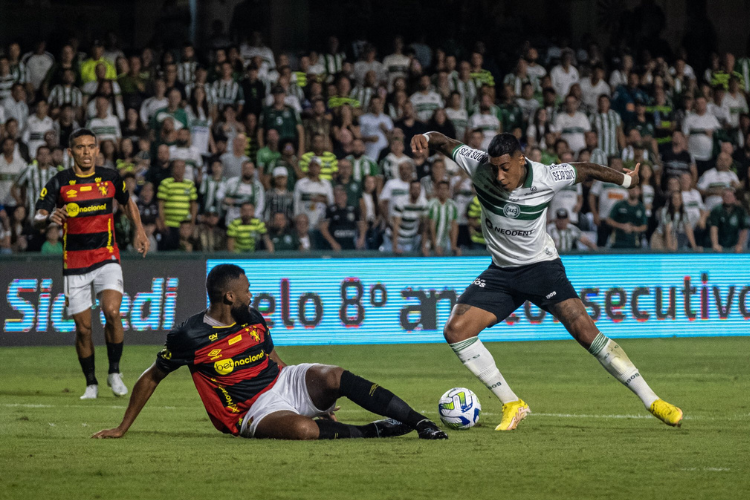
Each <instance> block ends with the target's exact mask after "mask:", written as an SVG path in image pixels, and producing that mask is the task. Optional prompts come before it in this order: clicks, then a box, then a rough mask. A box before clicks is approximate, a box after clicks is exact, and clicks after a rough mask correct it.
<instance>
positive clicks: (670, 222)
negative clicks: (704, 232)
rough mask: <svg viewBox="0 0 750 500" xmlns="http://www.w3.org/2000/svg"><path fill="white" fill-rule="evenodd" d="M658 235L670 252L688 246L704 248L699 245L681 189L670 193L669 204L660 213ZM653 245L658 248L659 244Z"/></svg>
mask: <svg viewBox="0 0 750 500" xmlns="http://www.w3.org/2000/svg"><path fill="white" fill-rule="evenodd" d="M657 235H661V236H662V238H663V240H664V241H663V244H664V245H663V248H664V249H666V250H669V251H670V252H674V251H677V250H685V249H687V248H691V249H693V250H698V251H700V250H702V247H700V246H698V245H697V243H696V241H695V235H694V234H693V226H692V224H691V223H690V219H689V217H688V213H687V211H686V209H685V204H684V203H683V200H682V193H681V192H680V191H672V192H670V193H669V194H668V197H667V204H666V205H665V206H664V207H663V208H662V209H661V211H660V213H659V227H658V229H657V231H656V234H655V235H654V236H655V237H656V236H657ZM652 241H653V240H652ZM651 247H652V248H657V245H654V244H652V245H651Z"/></svg>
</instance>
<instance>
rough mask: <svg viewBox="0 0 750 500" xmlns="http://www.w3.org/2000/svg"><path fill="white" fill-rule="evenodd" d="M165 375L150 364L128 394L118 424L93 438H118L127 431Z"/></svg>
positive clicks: (154, 365)
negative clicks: (126, 402) (122, 414)
mask: <svg viewBox="0 0 750 500" xmlns="http://www.w3.org/2000/svg"><path fill="white" fill-rule="evenodd" d="M166 376H167V373H165V372H163V371H161V370H160V369H159V368H158V367H157V366H156V363H154V364H153V365H151V367H150V368H149V369H148V370H146V371H145V372H143V375H141V376H140V378H139V379H138V382H136V384H135V387H133V394H132V395H131V396H130V402H129V403H128V409H127V410H125V416H124V417H122V422H121V423H120V425H118V426H117V427H115V428H114V429H104V430H101V431H99V432H97V433H96V434H94V435H93V436H91V437H92V438H95V439H104V438H120V437H122V436H124V435H125V433H126V432H128V429H130V426H131V425H133V422H135V419H136V417H137V416H138V414H139V413H141V410H142V409H143V407H144V406H146V403H147V402H148V400H149V398H150V397H151V395H152V394H153V393H154V391H155V390H156V386H157V385H159V382H161V381H162V380H164V377H166Z"/></svg>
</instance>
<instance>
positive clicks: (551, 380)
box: [0, 338, 750, 500]
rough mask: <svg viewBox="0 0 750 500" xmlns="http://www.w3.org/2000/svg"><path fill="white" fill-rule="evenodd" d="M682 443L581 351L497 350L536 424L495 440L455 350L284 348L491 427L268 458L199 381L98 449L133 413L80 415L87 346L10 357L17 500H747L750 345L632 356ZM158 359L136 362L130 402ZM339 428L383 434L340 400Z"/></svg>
mask: <svg viewBox="0 0 750 500" xmlns="http://www.w3.org/2000/svg"><path fill="white" fill-rule="evenodd" d="M620 344H621V345H622V346H623V347H624V348H625V350H626V352H627V353H628V354H629V355H630V357H631V359H632V360H633V361H634V362H635V363H636V365H637V366H638V367H639V368H640V370H641V373H642V374H643V376H644V377H645V378H646V380H647V381H648V382H649V383H650V384H651V386H652V387H653V388H654V389H655V390H656V392H657V393H658V394H659V395H660V396H662V397H663V398H664V399H666V400H668V401H670V402H673V403H676V404H678V405H679V406H681V407H682V409H683V410H684V411H685V414H686V419H685V421H684V424H683V426H682V428H680V429H675V428H670V427H667V426H665V425H664V424H662V423H661V422H659V421H657V420H656V419H654V418H653V417H651V416H650V415H649V414H648V413H647V412H646V410H645V409H644V408H643V407H642V405H641V404H640V401H638V399H637V398H636V397H635V396H634V395H632V394H631V393H630V392H629V391H628V390H627V389H626V388H625V387H623V386H622V385H620V384H619V383H618V382H616V381H615V380H614V379H612V378H611V377H610V376H609V375H608V374H607V373H606V372H605V371H604V370H603V369H602V368H601V367H600V366H599V364H598V363H597V362H596V360H595V359H594V358H593V357H591V356H590V355H588V354H587V353H586V352H585V351H584V350H583V349H581V348H580V347H578V346H577V345H576V344H575V343H574V342H573V341H572V340H571V341H562V342H559V341H558V342H523V343H492V344H487V345H488V347H489V349H490V351H491V352H492V353H493V354H494V356H495V359H496V361H497V362H498V366H500V367H501V370H502V371H503V373H504V375H505V376H506V378H507V380H508V381H509V383H510V384H511V386H512V387H513V388H514V389H515V391H516V392H517V393H518V394H519V396H520V397H522V398H523V399H525V400H526V401H527V402H528V403H529V405H530V406H531V410H532V412H533V414H532V415H531V416H530V417H529V418H528V419H527V420H526V421H525V422H523V424H521V426H520V427H519V429H518V430H517V431H515V432H510V433H499V432H494V427H495V425H496V424H497V423H498V422H499V419H500V415H499V414H500V411H501V405H500V403H499V402H498V401H497V400H496V399H495V398H494V397H493V396H492V395H491V394H490V393H489V391H487V389H485V388H483V387H481V385H480V384H479V383H478V381H477V380H476V379H475V378H474V377H473V376H472V375H471V374H470V373H469V372H468V370H466V369H465V368H464V367H463V366H462V365H461V363H460V362H459V361H458V360H457V359H456V357H455V355H454V354H453V353H452V352H451V351H450V349H449V348H448V347H447V346H445V345H442V344H435V345H406V346H356V347H355V346H346V347H295V348H292V347H286V348H284V347H280V348H278V352H279V354H280V356H281V357H282V359H284V360H285V361H286V362H288V363H298V362H304V361H315V362H320V363H330V364H337V365H340V366H343V367H346V368H348V369H350V370H351V371H353V372H355V373H357V374H359V375H362V376H364V377H366V378H369V379H371V380H373V381H376V382H378V383H379V384H381V385H383V386H385V387H387V388H389V389H391V390H393V391H394V392H395V393H396V394H398V395H400V396H401V397H403V398H404V399H405V400H406V401H407V402H409V403H411V404H412V405H413V406H414V407H415V408H416V409H418V410H420V411H422V412H424V413H426V414H427V415H429V416H430V417H432V418H435V419H437V411H436V408H437V401H438V398H439V397H440V395H441V394H442V393H443V392H445V391H446V390H447V389H450V388H451V387H454V386H465V387H468V388H470V389H472V390H474V391H475V392H476V393H477V395H478V396H479V398H480V401H481V403H482V408H483V409H484V412H483V414H482V416H481V418H480V426H479V427H475V428H474V429H471V430H469V431H449V435H450V440H448V441H443V442H424V441H420V440H418V439H417V438H416V435H415V434H413V433H412V434H410V435H408V436H405V437H402V438H395V439H388V440H350V441H347V440H344V441H334V442H331V441H326V442H317V441H316V442H280V441H260V440H258V441H254V440H246V439H241V438H233V437H230V436H227V435H223V434H221V433H219V432H217V431H216V430H215V429H214V428H213V426H212V425H211V424H210V422H209V421H208V417H207V416H206V413H205V410H204V409H203V406H202V405H201V403H200V400H199V398H198V394H197V392H196V391H195V388H194V387H193V384H192V381H191V379H190V377H189V374H188V371H187V369H184V368H183V369H181V370H180V371H178V372H176V373H174V374H172V375H170V376H169V377H168V378H167V379H166V380H165V381H164V382H162V384H161V386H160V387H159V388H158V389H157V391H156V393H155V394H154V396H153V397H152V399H151V401H150V402H149V404H148V405H147V406H146V408H145V409H144V411H143V412H142V413H141V416H140V418H139V419H138V420H137V421H136V423H135V425H134V426H133V428H132V429H131V431H130V432H129V433H128V434H127V435H126V436H125V438H123V439H121V440H106V441H98V440H92V439H88V437H89V436H90V435H91V434H92V433H93V432H95V431H97V430H99V429H102V428H105V427H114V426H115V425H117V424H118V423H119V422H120V419H121V417H122V414H123V411H124V408H125V405H126V404H127V400H125V399H116V398H115V397H114V396H112V393H111V391H109V389H108V388H107V387H106V383H105V380H106V353H105V351H104V349H103V348H102V349H98V350H97V353H96V355H97V360H98V374H99V380H100V383H101V385H100V397H99V399H98V400H96V401H79V399H78V397H79V396H80V395H81V394H82V392H83V389H84V387H83V378H82V375H81V374H80V369H79V367H78V362H77V360H76V357H75V351H74V350H73V347H67V348H57V347H55V348H52V347H50V348H41V347H40V348H3V349H0V498H2V499H36V498H49V499H55V500H60V499H77V500H78V499H89V498H101V499H107V500H113V499H120V498H122V499H133V498H143V499H160V500H162V499H203V498H207V499H219V498H221V499H226V498H232V499H245V498H247V499H250V498H259V499H276V498H280V499H287V498H288V499H308V498H321V499H327V500H333V499H357V500H365V499H378V500H380V499H421V498H425V499H427V498H429V499H442V498H445V499H456V500H458V499H461V500H463V499H475V498H488V499H490V498H491V499H502V498H515V499H526V498H539V499H550V498H565V499H568V498H571V499H572V498H576V499H578V498H581V499H605V498H606V499H608V500H610V499H628V500H633V499H643V498H666V499H675V500H677V499H680V500H683V499H693V498H711V499H731V498H737V499H747V498H750V396H749V394H750V363H749V361H750V354H748V353H750V338H720V339H706V338H694V339H660V340H623V341H621V342H620ZM158 350H159V348H158V347H150V346H126V348H125V355H124V357H123V361H122V366H123V372H124V374H125V381H126V383H127V385H128V386H129V387H130V388H132V386H133V384H134V383H135V380H136V378H137V376H138V375H139V374H140V373H141V372H142V371H143V370H144V369H145V368H146V367H148V366H149V365H150V363H151V362H152V361H153V359H154V356H155V354H156V352H157V351H158ZM341 406H342V410H341V411H340V412H339V418H340V420H342V421H345V422H352V423H364V422H367V421H369V420H372V419H374V418H375V417H374V416H373V415H371V414H368V413H366V412H364V411H362V410H360V409H359V408H358V407H356V406H355V405H354V404H352V403H350V402H349V401H348V400H345V399H344V400H341Z"/></svg>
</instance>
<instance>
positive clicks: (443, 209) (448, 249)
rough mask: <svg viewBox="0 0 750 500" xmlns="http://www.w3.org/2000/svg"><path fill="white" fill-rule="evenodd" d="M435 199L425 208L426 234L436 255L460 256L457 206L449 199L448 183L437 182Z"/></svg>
mask: <svg viewBox="0 0 750 500" xmlns="http://www.w3.org/2000/svg"><path fill="white" fill-rule="evenodd" d="M435 191H436V197H435V198H433V199H432V200H431V201H430V202H429V204H428V206H427V224H428V227H427V234H428V239H429V242H430V246H431V248H432V250H434V252H435V254H436V255H439V256H442V255H450V254H451V253H452V254H453V255H456V256H459V255H461V248H460V247H459V246H458V205H456V202H455V201H453V200H451V199H450V198H449V195H450V183H449V182H448V181H447V180H440V181H438V182H437V185H436V188H435Z"/></svg>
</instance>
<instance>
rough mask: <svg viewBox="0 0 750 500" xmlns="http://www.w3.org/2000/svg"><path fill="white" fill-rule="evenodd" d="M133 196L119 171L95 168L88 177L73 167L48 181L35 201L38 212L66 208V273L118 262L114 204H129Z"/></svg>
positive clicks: (64, 242) (64, 261) (64, 256)
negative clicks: (77, 172) (75, 170)
mask: <svg viewBox="0 0 750 500" xmlns="http://www.w3.org/2000/svg"><path fill="white" fill-rule="evenodd" d="M129 199H130V194H129V193H128V191H127V189H126V187H125V181H123V180H122V177H120V174H118V173H117V171H116V170H112V169H108V168H101V167H96V168H95V169H94V172H93V173H91V174H89V175H87V176H80V175H76V173H75V172H74V171H73V169H72V168H69V169H67V170H63V171H62V172H60V173H58V174H57V175H55V176H54V177H53V178H52V179H50V180H49V182H48V183H47V185H46V186H44V189H42V191H41V193H39V199H38V200H37V202H36V209H37V210H40V209H41V210H46V211H48V212H49V213H52V212H53V211H54V210H55V208H57V207H65V209H66V211H67V212H68V218H67V220H66V222H65V224H64V225H63V274H64V275H66V276H67V275H72V274H85V273H87V272H89V271H93V270H94V269H97V268H99V267H101V266H103V265H105V264H109V263H112V262H114V263H119V262H120V250H119V248H118V247H117V242H116V241H115V223H114V216H113V210H114V203H113V200H117V202H118V203H119V204H120V205H126V204H127V203H128V200H129Z"/></svg>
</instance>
